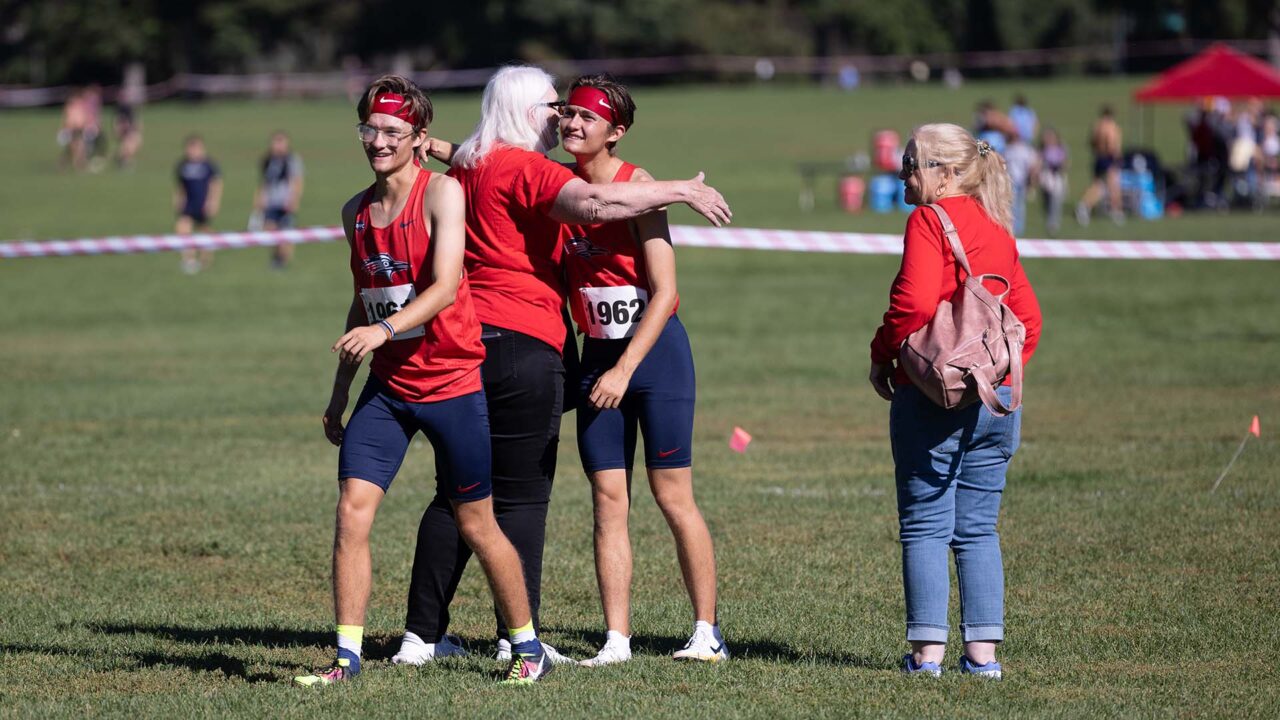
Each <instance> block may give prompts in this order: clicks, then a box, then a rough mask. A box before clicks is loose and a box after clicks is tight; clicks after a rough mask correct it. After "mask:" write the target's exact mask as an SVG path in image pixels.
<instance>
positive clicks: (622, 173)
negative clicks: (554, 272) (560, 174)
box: [560, 162, 680, 337]
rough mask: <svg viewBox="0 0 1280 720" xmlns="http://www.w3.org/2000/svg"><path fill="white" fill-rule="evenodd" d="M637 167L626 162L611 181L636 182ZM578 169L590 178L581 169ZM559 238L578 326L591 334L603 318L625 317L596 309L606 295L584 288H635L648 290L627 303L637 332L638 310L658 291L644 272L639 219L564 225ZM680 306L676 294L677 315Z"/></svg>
mask: <svg viewBox="0 0 1280 720" xmlns="http://www.w3.org/2000/svg"><path fill="white" fill-rule="evenodd" d="M635 171H636V166H635V165H632V164H631V163H629V162H623V163H622V166H621V167H619V168H618V172H617V173H616V174H614V176H613V180H612V181H611V182H631V177H632V176H633V175H634V174H635ZM575 172H577V173H578V176H579V177H582V178H583V179H584V180H585V179H587V178H586V177H585V176H584V175H583V174H582V173H581V171H575ZM560 237H561V239H562V240H563V241H564V265H565V276H566V277H567V278H568V282H569V309H570V311H571V312H572V313H573V319H574V321H575V322H576V323H577V324H578V331H579V332H582V333H586V334H588V335H590V334H592V333H591V327H592V326H593V325H595V326H597V327H598V326H599V325H600V323H601V322H602V321H607V322H609V323H611V324H612V323H616V321H617V320H618V319H620V317H619V316H615V315H614V314H613V310H612V309H611V308H605V311H604V312H599V311H597V306H598V303H599V302H606V300H605V299H604V296H598V297H597V296H595V295H591V293H590V290H588V292H586V293H584V292H583V290H584V289H589V288H627V287H634V288H639V289H641V290H643V291H644V293H645V295H644V296H643V299H642V301H641V302H639V303H637V302H636V301H635V300H632V301H631V303H630V304H631V305H633V306H634V308H627V310H628V313H627V314H628V323H627V324H628V325H629V326H630V329H631V333H634V332H635V330H634V328H635V325H636V324H638V323H639V322H640V320H639V318H637V317H636V314H635V312H634V310H641V311H642V310H643V308H645V307H648V303H649V296H650V295H651V294H652V293H653V286H651V285H650V284H649V274H648V273H647V272H645V265H644V248H643V247H642V246H641V245H640V243H639V241H638V240H637V235H636V231H635V224H634V223H633V222H632V221H631V220H616V221H614V222H607V223H597V224H595V225H565V226H564V229H563V231H562V232H561V234H560ZM614 302H615V303H616V302H617V301H616V300H615V301H614ZM679 308H680V299H679V298H678V297H677V298H676V305H675V307H674V308H672V310H671V314H672V315H675V314H676V310H677V309H679ZM606 315H607V316H608V317H607V318H606ZM627 336H628V337H630V334H628V335H627Z"/></svg>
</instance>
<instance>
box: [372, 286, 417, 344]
mask: <svg viewBox="0 0 1280 720" xmlns="http://www.w3.org/2000/svg"><path fill="white" fill-rule="evenodd" d="M416 297H418V291H417V290H416V289H414V287H413V285H410V284H405V285H393V286H391V287H380V288H360V299H361V300H362V301H364V312H365V314H366V315H368V316H369V324H370V325H372V324H374V323H376V322H378V321H379V320H386V319H387V318H389V317H391V316H392V315H395V314H396V313H398V312H400V311H401V310H403V309H404V306H406V305H408V304H409V303H411V302H413V299H414V298H416ZM425 334H426V330H424V329H423V327H422V326H421V325H419V326H418V327H416V328H412V329H410V330H403V331H401V332H398V333H396V340H408V339H409V338H417V337H422V336H423V335H425Z"/></svg>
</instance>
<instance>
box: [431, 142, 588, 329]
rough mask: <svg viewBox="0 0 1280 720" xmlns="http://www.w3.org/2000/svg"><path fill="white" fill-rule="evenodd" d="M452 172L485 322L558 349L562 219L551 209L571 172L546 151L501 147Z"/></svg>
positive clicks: (469, 270) (479, 313) (479, 309)
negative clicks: (461, 201)
mask: <svg viewBox="0 0 1280 720" xmlns="http://www.w3.org/2000/svg"><path fill="white" fill-rule="evenodd" d="M449 175H450V176H451V177H453V178H456V179H457V180H458V182H460V183H462V191H463V194H464V195H465V196H466V199H467V254H466V260H465V265H466V270H467V275H468V277H469V278H470V279H471V290H472V293H473V297H474V298H475V305H476V315H477V316H478V317H479V318H480V322H482V323H487V324H489V325H494V326H496V327H501V328H506V329H508V330H515V331H516V332H521V333H524V334H526V335H530V336H532V337H535V338H537V339H539V340H541V341H543V342H545V343H547V344H548V345H551V346H552V347H554V348H556V350H561V349H562V348H563V347H564V321H563V319H562V317H561V314H560V309H561V308H562V307H564V285H563V283H562V281H561V276H560V270H561V268H560V261H561V258H560V252H561V244H560V223H559V222H557V221H555V220H552V219H551V216H550V213H551V208H552V206H554V205H555V201H556V196H557V195H559V194H560V190H561V188H563V187H564V186H565V184H566V183H568V182H569V181H570V180H572V179H573V173H572V172H571V171H570V170H569V169H568V168H566V167H565V166H563V165H561V164H560V163H557V162H554V161H552V160H550V159H548V158H547V157H546V156H545V155H542V154H541V153H536V152H532V151H529V150H521V149H520V148H515V147H511V146H509V145H499V146H498V147H495V148H494V149H493V150H491V151H490V152H489V154H488V155H485V157H484V159H483V160H482V161H481V162H480V166H479V167H477V168H463V167H458V166H455V167H454V168H452V169H451V170H449Z"/></svg>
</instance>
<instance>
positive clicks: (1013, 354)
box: [970, 309, 1022, 417]
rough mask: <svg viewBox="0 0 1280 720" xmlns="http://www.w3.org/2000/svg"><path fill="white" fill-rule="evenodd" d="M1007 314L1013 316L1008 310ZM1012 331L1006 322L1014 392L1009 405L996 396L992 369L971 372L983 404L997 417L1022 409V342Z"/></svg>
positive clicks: (979, 369) (1010, 373)
mask: <svg viewBox="0 0 1280 720" xmlns="http://www.w3.org/2000/svg"><path fill="white" fill-rule="evenodd" d="M1005 312H1006V313H1009V314H1012V312H1011V311H1009V310H1008V309H1006V310H1005ZM1012 330H1013V329H1012V328H1010V327H1009V326H1008V323H1007V322H1006V323H1005V334H1004V341H1005V343H1006V347H1007V348H1008V350H1009V389H1010V390H1011V391H1012V392H1011V394H1010V397H1009V404H1008V405H1005V404H1004V403H1003V402H1001V400H1000V396H999V395H997V394H996V390H995V377H993V376H992V372H991V368H990V367H980V368H977V367H976V368H973V369H972V370H971V371H970V372H971V374H972V375H973V381H974V384H975V386H976V387H977V388H978V397H979V398H981V399H982V404H983V405H985V406H987V410H990V411H991V414H992V415H995V416H997V417H1004V416H1005V415H1008V414H1009V413H1011V412H1013V411H1014V410H1017V409H1018V408H1020V407H1022V342H1021V341H1020V340H1019V339H1018V335H1017V334H1015V333H1014V332H1013V331H1012Z"/></svg>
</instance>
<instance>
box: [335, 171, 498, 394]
mask: <svg viewBox="0 0 1280 720" xmlns="http://www.w3.org/2000/svg"><path fill="white" fill-rule="evenodd" d="M430 178H431V173H430V172H429V171H427V170H422V171H420V172H419V175H418V179H417V181H415V182H414V184H413V190H412V191H410V193H409V200H408V201H407V202H406V203H405V205H404V209H403V210H401V211H400V214H399V215H398V216H397V217H396V218H395V219H394V220H392V221H391V224H390V225H388V226H387V227H384V228H376V227H374V226H373V222H372V221H371V219H370V217H369V203H370V202H371V201H372V200H373V186H370V187H369V189H368V190H366V191H365V193H364V197H362V198H361V199H360V204H359V206H358V207H357V209H356V218H355V233H354V241H353V242H352V243H351V275H352V278H353V279H354V280H355V289H356V292H357V293H358V294H359V297H360V302H361V304H362V305H363V306H364V311H365V315H366V316H367V317H368V320H369V323H370V324H373V323H376V322H378V321H379V320H385V319H386V318H388V317H390V316H392V315H394V314H395V313H397V312H399V311H400V310H401V309H402V308H404V307H405V306H406V305H408V304H409V303H410V302H412V301H413V299H414V298H416V297H418V294H419V293H421V292H423V291H424V290H426V289H427V288H428V287H430V285H431V264H432V260H433V258H434V253H433V248H432V245H431V235H430V233H429V232H428V230H427V219H426V217H425V215H424V213H423V211H422V199H423V195H424V194H425V193H426V190H427V183H428V181H429V180H430ZM483 361H484V345H483V344H482V343H481V342H480V322H479V321H478V320H476V313H475V308H474V307H473V306H472V302H471V289H470V287H469V286H468V284H467V277H466V275H465V274H463V276H462V280H461V281H460V282H459V283H458V295H457V298H456V299H455V300H454V303H453V304H452V305H450V306H449V307H447V308H445V309H443V310H441V311H440V312H439V314H437V315H436V316H435V317H434V318H432V319H431V320H430V321H428V322H427V323H426V324H425V325H419V326H418V327H415V328H409V329H407V330H404V331H403V332H401V333H399V334H397V335H396V337H395V339H394V340H389V341H387V342H386V343H385V344H384V345H383V346H382V347H380V348H378V349H377V350H375V351H374V353H373V361H372V362H371V363H370V366H369V371H370V372H372V373H373V374H374V375H376V376H377V377H378V379H379V380H381V381H382V382H383V383H385V384H386V386H387V387H388V388H390V389H391V390H392V391H393V392H394V393H395V394H396V395H398V396H399V397H400V398H401V399H402V400H407V401H408V402H436V401H440V400H448V399H449V398H453V397H458V396H460V395H466V394H468V393H473V392H476V391H478V390H480V388H481V384H480V364H481V363H482V362H483Z"/></svg>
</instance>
